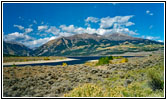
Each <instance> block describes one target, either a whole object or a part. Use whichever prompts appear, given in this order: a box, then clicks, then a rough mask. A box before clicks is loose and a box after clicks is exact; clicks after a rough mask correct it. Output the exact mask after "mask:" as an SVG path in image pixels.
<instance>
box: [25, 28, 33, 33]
mask: <svg viewBox="0 0 167 100" xmlns="http://www.w3.org/2000/svg"><path fill="white" fill-rule="evenodd" d="M32 31H33V29H32V28H26V29H25V33H30V32H32Z"/></svg>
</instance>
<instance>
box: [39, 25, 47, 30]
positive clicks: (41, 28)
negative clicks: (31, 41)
mask: <svg viewBox="0 0 167 100" xmlns="http://www.w3.org/2000/svg"><path fill="white" fill-rule="evenodd" d="M47 28H48V26H46V25H43V26H38V31H42V30H46V29H47Z"/></svg>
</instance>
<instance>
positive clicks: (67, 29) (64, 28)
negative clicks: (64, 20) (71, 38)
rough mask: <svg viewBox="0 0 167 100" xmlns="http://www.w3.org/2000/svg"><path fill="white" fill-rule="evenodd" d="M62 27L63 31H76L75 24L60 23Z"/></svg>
mask: <svg viewBox="0 0 167 100" xmlns="http://www.w3.org/2000/svg"><path fill="white" fill-rule="evenodd" d="M60 28H61V29H62V30H63V31H65V32H69V33H72V32H74V30H75V28H74V25H69V26H66V25H60Z"/></svg>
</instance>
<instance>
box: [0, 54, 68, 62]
mask: <svg viewBox="0 0 167 100" xmlns="http://www.w3.org/2000/svg"><path fill="white" fill-rule="evenodd" d="M57 59H66V58H65V57H54V56H49V57H3V62H4V63H5V62H26V61H40V60H57Z"/></svg>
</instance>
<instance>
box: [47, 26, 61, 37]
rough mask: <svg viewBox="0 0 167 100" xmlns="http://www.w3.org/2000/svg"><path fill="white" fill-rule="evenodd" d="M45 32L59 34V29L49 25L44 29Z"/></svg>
mask: <svg viewBox="0 0 167 100" xmlns="http://www.w3.org/2000/svg"><path fill="white" fill-rule="evenodd" d="M46 32H48V33H52V34H54V35H59V33H60V29H58V28H56V27H55V26H51V27H50V28H49V29H48V30H46Z"/></svg>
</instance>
